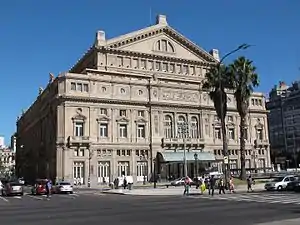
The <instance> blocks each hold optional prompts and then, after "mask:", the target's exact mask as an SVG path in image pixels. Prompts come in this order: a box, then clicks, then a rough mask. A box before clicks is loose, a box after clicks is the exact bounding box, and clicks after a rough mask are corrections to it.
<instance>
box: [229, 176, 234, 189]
mask: <svg viewBox="0 0 300 225" xmlns="http://www.w3.org/2000/svg"><path fill="white" fill-rule="evenodd" d="M229 190H230V193H235V190H234V183H233V178H232V177H230V180H229Z"/></svg>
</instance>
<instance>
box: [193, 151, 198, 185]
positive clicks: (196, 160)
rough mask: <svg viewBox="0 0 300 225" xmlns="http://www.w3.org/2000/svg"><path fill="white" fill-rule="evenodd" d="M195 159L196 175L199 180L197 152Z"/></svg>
mask: <svg viewBox="0 0 300 225" xmlns="http://www.w3.org/2000/svg"><path fill="white" fill-rule="evenodd" d="M194 159H195V164H196V173H195V176H196V178H197V180H198V154H197V153H195V154H194Z"/></svg>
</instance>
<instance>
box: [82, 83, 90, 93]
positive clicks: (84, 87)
mask: <svg viewBox="0 0 300 225" xmlns="http://www.w3.org/2000/svg"><path fill="white" fill-rule="evenodd" d="M83 91H84V92H89V85H88V84H83Z"/></svg>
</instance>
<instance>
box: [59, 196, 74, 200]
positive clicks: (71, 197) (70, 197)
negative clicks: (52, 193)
mask: <svg viewBox="0 0 300 225" xmlns="http://www.w3.org/2000/svg"><path fill="white" fill-rule="evenodd" d="M57 196H60V197H62V198H69V199H75V197H74V196H72V195H57Z"/></svg>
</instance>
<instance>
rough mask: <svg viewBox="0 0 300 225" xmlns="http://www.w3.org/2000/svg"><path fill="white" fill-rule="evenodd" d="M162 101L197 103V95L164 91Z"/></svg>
mask: <svg viewBox="0 0 300 225" xmlns="http://www.w3.org/2000/svg"><path fill="white" fill-rule="evenodd" d="M162 99H163V100H166V101H182V102H192V103H198V101H199V95H198V94H196V93H189V92H180V91H178V92H177V91H164V92H163V93H162Z"/></svg>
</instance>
